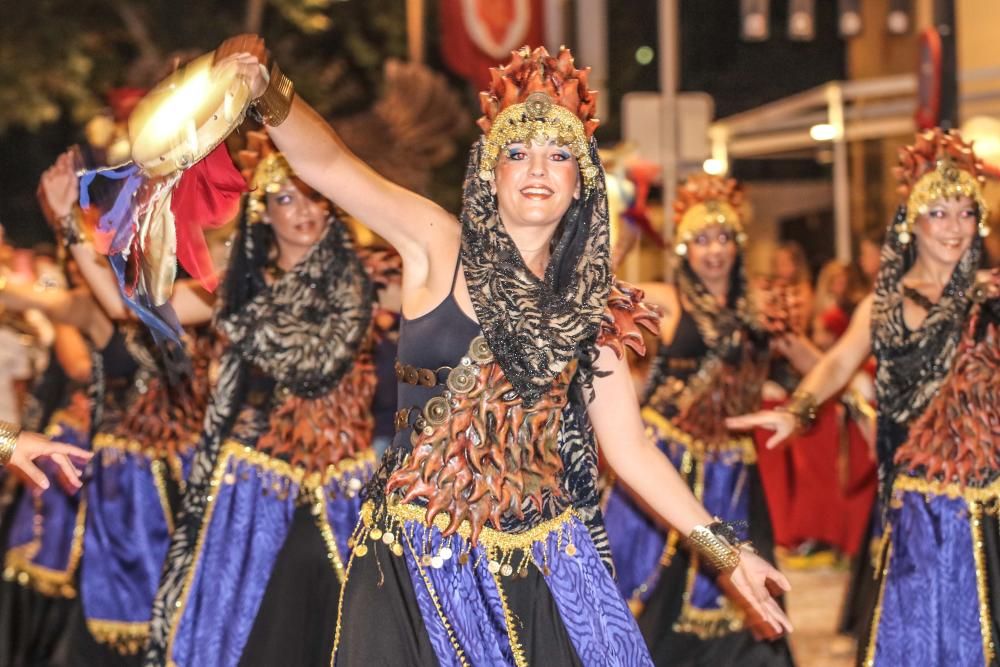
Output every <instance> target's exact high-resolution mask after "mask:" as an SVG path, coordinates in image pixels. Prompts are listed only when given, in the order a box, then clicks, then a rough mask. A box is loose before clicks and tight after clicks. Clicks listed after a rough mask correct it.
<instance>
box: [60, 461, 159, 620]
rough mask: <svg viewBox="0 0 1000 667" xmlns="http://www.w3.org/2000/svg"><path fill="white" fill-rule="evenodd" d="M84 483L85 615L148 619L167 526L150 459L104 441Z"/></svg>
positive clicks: (83, 594)
mask: <svg viewBox="0 0 1000 667" xmlns="http://www.w3.org/2000/svg"><path fill="white" fill-rule="evenodd" d="M90 470H91V475H90V479H88V480H87V483H86V485H85V487H84V491H85V493H86V501H87V516H86V522H85V526H86V531H85V533H84V542H83V559H82V561H81V572H80V577H81V578H80V593H81V600H82V602H83V611H84V615H85V616H86V617H87V620H88V621H115V622H128V623H140V622H148V621H149V619H150V615H151V610H152V605H153V597H154V596H155V594H156V589H157V586H158V585H159V582H160V569H161V568H162V567H163V559H164V558H165V556H166V553H167V541H168V539H169V531H168V527H167V520H166V516H165V511H168V510H167V509H166V508H164V507H163V505H162V504H161V500H160V493H159V491H158V489H157V486H156V482H155V480H154V477H153V472H152V471H151V469H150V465H149V460H148V459H147V458H146V457H145V456H143V455H142V454H133V453H129V452H125V451H122V450H120V449H117V448H110V447H104V448H101V449H99V450H98V451H97V453H95V455H94V458H93V459H92V460H91V464H90Z"/></svg>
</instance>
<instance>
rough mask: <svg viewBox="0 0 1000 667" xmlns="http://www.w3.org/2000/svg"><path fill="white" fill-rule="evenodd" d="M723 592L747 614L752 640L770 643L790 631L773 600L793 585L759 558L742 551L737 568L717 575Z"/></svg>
mask: <svg viewBox="0 0 1000 667" xmlns="http://www.w3.org/2000/svg"><path fill="white" fill-rule="evenodd" d="M718 582H719V586H720V588H722V590H723V592H725V594H726V595H727V596H728V597H729V599H731V600H732V601H733V602H735V603H736V604H737V605H739V606H740V608H741V609H743V611H744V612H745V613H746V617H747V627H748V628H749V630H750V631H751V632H752V633H753V636H754V638H755V639H758V640H771V639H777V638H778V637H781V636H782V635H784V634H786V633H789V632H792V622H791V621H790V620H788V616H787V615H786V614H785V611H784V610H783V609H782V608H781V605H779V604H778V601H777V600H776V599H775V598H776V597H777V596H779V595H781V594H782V593H787V592H788V591H790V590H791V588H792V586H791V584H790V583H788V579H786V578H785V575H783V574H781V572H779V571H778V570H777V569H775V568H774V567H773V566H772V565H771V564H770V563H768V562H767V561H765V560H764V559H763V558H761V557H760V556H758V555H756V554H754V553H751V552H750V551H747V550H744V551H743V552H742V554H741V556H740V564H739V565H737V566H736V569H735V570H733V571H732V572H729V573H727V574H723V575H720V576H719V579H718Z"/></svg>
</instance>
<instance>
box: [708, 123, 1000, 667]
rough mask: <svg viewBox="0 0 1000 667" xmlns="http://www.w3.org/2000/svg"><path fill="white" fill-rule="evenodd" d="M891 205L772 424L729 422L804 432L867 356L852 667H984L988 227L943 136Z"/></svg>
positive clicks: (991, 637)
mask: <svg viewBox="0 0 1000 667" xmlns="http://www.w3.org/2000/svg"><path fill="white" fill-rule="evenodd" d="M897 174H898V179H899V185H900V191H901V193H902V194H903V197H904V199H903V201H902V202H901V204H900V207H899V209H898V211H897V213H896V216H895V219H894V220H893V224H892V225H891V226H890V228H889V233H888V237H887V239H886V242H885V245H884V246H883V249H882V265H881V268H880V269H879V274H878V279H877V280H876V283H875V293H874V295H872V296H869V297H868V298H866V299H865V300H864V301H862V303H861V304H860V305H859V306H858V308H857V310H856V311H855V314H854V317H853V319H852V321H851V325H850V328H849V329H848V331H847V333H846V334H845V335H844V336H843V337H842V338H841V339H840V340H839V341H838V342H837V344H836V345H834V347H833V348H832V349H831V350H830V351H829V352H828V353H827V354H826V355H825V356H824V357H823V359H822V360H821V361H820V362H819V364H817V366H816V367H815V368H814V369H813V370H812V371H811V372H810V373H809V374H808V375H807V376H806V378H805V379H804V380H803V381H802V383H801V384H800V385H799V387H798V389H797V390H796V393H795V395H794V397H793V400H792V401H791V403H790V404H789V406H788V407H787V408H786V409H785V410H783V411H766V412H761V413H758V414H756V415H750V416H745V417H738V418H734V419H731V420H729V422H728V423H729V425H730V426H731V427H733V428H751V427H755V426H757V427H766V428H770V429H772V430H774V431H775V433H774V435H773V436H772V437H771V439H770V441H769V443H768V445H769V446H773V445H774V444H776V443H777V442H780V441H782V440H784V439H786V438H788V437H789V436H790V435H791V434H792V433H793V432H795V431H796V430H798V429H803V428H806V427H807V426H808V424H809V422H810V420H811V419H812V417H814V416H815V411H816V406H817V405H819V404H821V403H822V402H823V401H825V400H826V399H828V398H829V397H830V396H832V395H833V394H834V393H835V392H836V391H837V390H838V389H840V387H841V386H842V385H844V384H845V383H846V382H847V381H848V380H849V379H850V377H851V376H852V375H853V374H854V372H855V370H856V369H857V367H858V366H859V365H860V364H861V363H862V362H863V361H865V359H867V358H868V356H869V354H871V353H874V355H875V357H876V359H877V360H878V370H877V372H876V380H875V382H876V392H877V402H878V435H877V442H876V444H877V449H878V458H879V471H880V481H881V496H882V497H881V501H882V508H881V509H882V511H883V513H884V514H883V516H884V526H885V528H884V533H883V541H882V549H881V552H880V562H879V567H878V573H879V576H880V591H879V594H878V601H877V604H876V606H875V610H874V613H873V615H872V621H871V625H870V629H869V633H868V636H867V641H866V642H864V643H863V648H862V656H861V657H862V663H863V664H865V665H876V666H887V665H942V666H943V665H991V664H994V662H995V660H996V659H997V657H996V629H995V626H994V619H996V618H997V616H996V613H997V611H998V609H997V604H996V598H995V596H994V594H993V590H992V588H991V582H993V581H995V580H996V577H997V576H1000V574H998V572H1000V545H998V542H997V539H998V538H997V535H998V526H997V518H996V515H995V511H994V510H995V507H996V504H997V502H998V499H1000V497H998V485H997V480H998V479H1000V462H998V461H997V458H996V452H997V446H998V445H1000V413H998V410H1000V396H998V395H997V387H998V384H997V383H996V382H995V378H996V377H997V373H998V371H1000V356H998V350H1000V332H998V326H997V325H998V322H1000V276H998V275H997V274H996V273H993V274H992V275H991V274H987V273H986V272H983V271H979V269H980V266H981V263H982V252H983V237H985V236H986V234H987V233H988V231H989V229H988V227H987V223H986V221H987V219H988V211H987V207H986V203H985V201H984V200H983V196H982V182H983V180H984V177H983V166H982V163H981V162H980V161H979V160H978V159H977V158H976V156H975V154H974V152H973V151H972V147H971V146H970V145H969V144H967V143H965V142H963V141H962V139H961V137H960V136H959V135H958V134H957V133H955V132H944V131H942V130H940V129H934V130H928V131H926V132H924V133H921V134H919V135H917V139H916V142H915V143H914V144H913V145H912V146H908V147H906V148H905V149H903V150H902V151H901V152H900V164H899V168H898V169H897Z"/></svg>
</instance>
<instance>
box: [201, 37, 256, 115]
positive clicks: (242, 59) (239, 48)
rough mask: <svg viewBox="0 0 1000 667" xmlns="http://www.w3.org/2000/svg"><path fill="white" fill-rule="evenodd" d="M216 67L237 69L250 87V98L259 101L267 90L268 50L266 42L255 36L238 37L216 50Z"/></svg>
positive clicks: (231, 38) (232, 38) (227, 41)
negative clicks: (265, 45)
mask: <svg viewBox="0 0 1000 667" xmlns="http://www.w3.org/2000/svg"><path fill="white" fill-rule="evenodd" d="M214 66H215V67H216V68H217V69H218V68H226V67H235V68H237V70H238V72H239V75H240V76H241V77H243V78H244V79H245V80H246V82H247V85H248V86H250V97H251V98H253V99H257V98H258V97H260V96H261V95H263V94H264V90H265V89H266V88H267V76H268V75H267V49H266V48H265V47H264V40H263V39H262V38H261V37H260V36H258V35H253V34H245V35H236V36H235V37H230V38H229V39H227V40H226V41H224V42H222V44H219V46H218V48H216V49H215V60H214Z"/></svg>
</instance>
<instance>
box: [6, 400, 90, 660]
mask: <svg viewBox="0 0 1000 667" xmlns="http://www.w3.org/2000/svg"><path fill="white" fill-rule="evenodd" d="M46 435H48V436H49V437H50V438H52V439H53V440H55V441H57V442H65V443H68V444H72V445H76V446H77V447H81V448H83V449H87V448H89V441H88V436H87V432H86V429H85V428H84V425H83V424H81V423H80V422H79V421H78V420H77V419H75V418H74V417H73V416H72V415H71V414H69V413H68V412H65V411H60V412H56V413H55V414H54V415H53V417H52V419H51V420H50V426H49V427H48V428H47V429H46ZM40 465H41V466H42V467H43V468H49V469H47V470H46V472H48V473H54V472H55V471H54V470H52V469H51V466H50V465H48V464H47V463H46V462H42V463H41V464H40ZM83 519H84V506H83V503H82V502H81V494H79V493H77V494H74V495H72V496H71V495H67V494H66V493H65V492H64V491H63V490H62V488H61V487H60V486H58V485H55V484H54V485H52V486H51V487H50V488H49V489H47V490H46V491H45V492H43V493H42V494H41V495H38V496H36V495H34V494H32V493H30V492H27V491H25V490H22V492H21V493H20V495H19V496H18V497H17V499H16V500H15V502H14V504H13V506H12V507H11V508H9V509H8V511H7V513H6V515H5V517H4V522H5V524H6V525H5V526H4V527H3V530H4V532H5V538H4V544H5V545H6V551H5V553H4V569H3V574H4V581H3V582H0V665H47V666H49V667H69V666H70V665H76V664H80V663H79V660H78V656H77V655H76V654H75V652H74V651H73V649H72V640H71V637H72V636H73V634H74V633H73V632H71V631H70V630H69V628H70V627H71V626H73V625H74V624H75V623H76V622H77V617H78V615H79V614H78V611H77V608H78V605H79V600H78V588H77V569H78V566H79V562H80V555H81V552H82V550H83Z"/></svg>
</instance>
